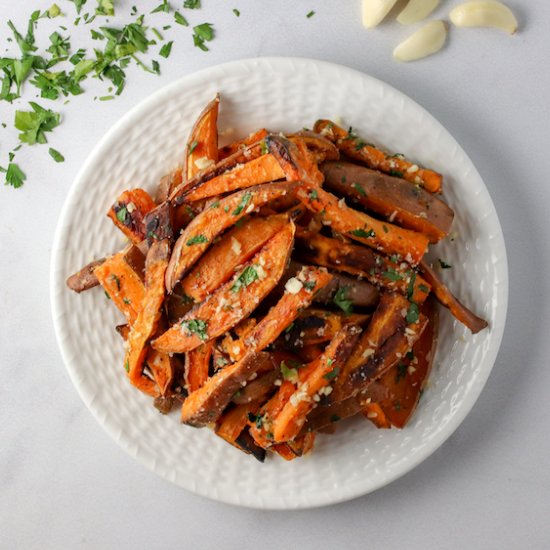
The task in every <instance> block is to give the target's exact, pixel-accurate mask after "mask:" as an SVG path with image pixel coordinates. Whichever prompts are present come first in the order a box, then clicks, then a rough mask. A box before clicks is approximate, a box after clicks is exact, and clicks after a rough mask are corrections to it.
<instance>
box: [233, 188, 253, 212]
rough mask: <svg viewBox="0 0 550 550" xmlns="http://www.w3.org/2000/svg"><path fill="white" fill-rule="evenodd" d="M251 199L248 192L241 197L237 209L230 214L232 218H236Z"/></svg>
mask: <svg viewBox="0 0 550 550" xmlns="http://www.w3.org/2000/svg"><path fill="white" fill-rule="evenodd" d="M251 198H252V193H250V191H247V192H246V193H245V194H244V195H243V197H242V199H241V202H240V203H239V205H238V206H237V208H235V210H233V212H232V214H233V216H238V215H239V214H240V213H241V212H242V211H243V210H244V208H245V207H246V205H247V204H248V203H249V202H250V199H251Z"/></svg>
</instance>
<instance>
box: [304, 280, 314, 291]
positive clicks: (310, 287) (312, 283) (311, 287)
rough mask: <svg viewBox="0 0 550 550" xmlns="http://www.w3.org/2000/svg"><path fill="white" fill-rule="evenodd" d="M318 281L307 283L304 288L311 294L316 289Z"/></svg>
mask: <svg viewBox="0 0 550 550" xmlns="http://www.w3.org/2000/svg"><path fill="white" fill-rule="evenodd" d="M315 285H316V281H306V282H305V283H304V288H305V289H306V290H309V291H310V292H311V291H312V290H313V289H314V288H315Z"/></svg>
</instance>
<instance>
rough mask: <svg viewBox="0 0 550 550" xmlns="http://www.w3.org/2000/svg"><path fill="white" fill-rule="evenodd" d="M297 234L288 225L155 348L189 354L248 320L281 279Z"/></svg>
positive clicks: (154, 343) (190, 312) (158, 340)
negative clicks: (242, 321) (202, 344)
mask: <svg viewBox="0 0 550 550" xmlns="http://www.w3.org/2000/svg"><path fill="white" fill-rule="evenodd" d="M294 230H295V227H294V224H293V223H292V222H290V223H287V224H286V226H284V227H283V229H282V230H281V231H280V232H279V233H278V234H277V235H275V236H274V237H272V238H271V239H270V240H269V241H267V243H266V245H265V246H264V247H263V248H262V249H261V250H260V251H259V252H258V253H257V254H256V255H255V256H254V257H253V258H252V259H251V260H250V261H249V262H248V264H247V265H246V266H245V267H244V268H243V269H242V270H241V271H240V272H238V273H237V274H236V275H235V276H234V277H233V279H232V280H230V281H229V282H227V283H225V284H224V285H222V286H221V287H219V288H218V290H216V291H215V292H214V293H213V294H212V295H211V296H210V297H209V298H208V299H207V300H206V301H204V302H203V303H201V304H198V305H197V306H195V307H194V308H193V309H192V310H191V311H189V313H187V314H186V315H184V317H183V318H182V319H181V320H180V321H179V322H178V323H176V324H175V325H173V326H172V327H171V328H170V329H168V330H167V331H166V332H165V333H164V334H162V335H161V336H160V337H159V338H157V339H156V340H155V341H154V342H153V347H154V348H155V349H157V350H159V351H164V352H165V353H173V352H176V353H182V352H185V351H190V350H192V349H194V348H196V347H197V346H199V345H200V344H201V343H202V342H206V341H208V340H210V339H212V338H216V337H217V336H219V335H220V334H223V333H224V332H225V331H226V330H229V329H230V328H232V327H234V326H235V325H236V324H237V323H239V322H240V321H241V320H242V319H245V318H246V317H248V315H250V313H252V311H254V309H255V308H256V306H257V305H258V304H259V303H260V301H261V300H263V299H264V298H265V296H267V294H268V293H269V292H271V290H273V288H274V287H275V286H276V285H277V283H278V281H279V279H280V278H281V276H282V274H283V272H284V269H285V266H286V263H287V261H288V257H289V255H290V251H291V249H292V243H293V241H294Z"/></svg>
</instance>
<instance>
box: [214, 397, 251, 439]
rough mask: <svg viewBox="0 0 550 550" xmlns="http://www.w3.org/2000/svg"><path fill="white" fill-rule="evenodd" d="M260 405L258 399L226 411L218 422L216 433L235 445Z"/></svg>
mask: <svg viewBox="0 0 550 550" xmlns="http://www.w3.org/2000/svg"><path fill="white" fill-rule="evenodd" d="M260 406H261V404H260V403H259V402H258V401H253V402H250V403H244V404H242V405H237V406H236V407H234V408H233V409H231V410H230V411H229V412H226V413H225V414H224V415H223V416H222V417H221V418H220V419H219V420H218V422H217V423H216V429H215V431H216V435H219V436H220V437H221V438H222V439H225V440H226V441H227V442H228V443H231V444H232V445H234V444H235V442H236V441H237V439H238V437H239V435H241V433H242V431H243V430H244V429H245V428H246V427H247V426H248V419H249V416H250V415H254V414H256V412H257V411H258V409H259V408H260Z"/></svg>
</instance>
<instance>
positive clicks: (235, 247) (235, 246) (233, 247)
mask: <svg viewBox="0 0 550 550" xmlns="http://www.w3.org/2000/svg"><path fill="white" fill-rule="evenodd" d="M242 249H243V247H242V246H241V243H240V242H239V241H238V240H237V239H235V237H231V250H233V252H234V253H235V254H237V255H239V254H240V253H241V251H242Z"/></svg>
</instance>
